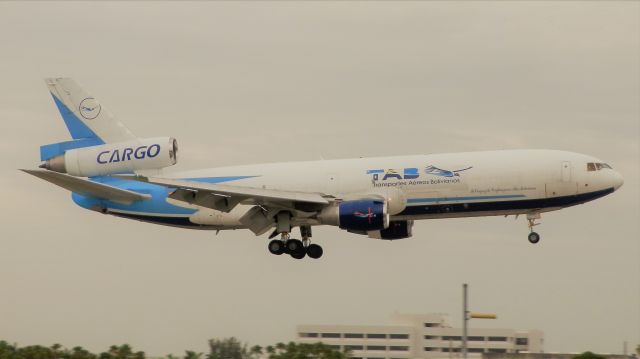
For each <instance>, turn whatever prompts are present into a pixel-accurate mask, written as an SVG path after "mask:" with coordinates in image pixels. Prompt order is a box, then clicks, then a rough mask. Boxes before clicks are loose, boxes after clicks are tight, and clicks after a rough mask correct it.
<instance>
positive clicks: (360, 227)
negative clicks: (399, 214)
mask: <svg viewBox="0 0 640 359" xmlns="http://www.w3.org/2000/svg"><path fill="white" fill-rule="evenodd" d="M318 219H319V220H320V221H321V222H322V223H323V224H329V225H334V226H338V227H340V228H342V229H346V230H350V231H375V230H382V229H385V228H387V227H389V212H388V209H387V202H386V201H385V200H382V199H360V200H353V201H343V202H340V203H339V204H337V205H335V206H331V207H328V208H325V209H324V210H323V211H322V212H321V213H320V214H319V215H318Z"/></svg>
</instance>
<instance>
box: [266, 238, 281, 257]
mask: <svg viewBox="0 0 640 359" xmlns="http://www.w3.org/2000/svg"><path fill="white" fill-rule="evenodd" d="M267 248H268V249H269V252H270V253H271V254H275V255H277V256H279V255H281V254H282V253H284V242H282V241H281V240H279V239H274V240H272V241H271V242H269V245H268V246H267Z"/></svg>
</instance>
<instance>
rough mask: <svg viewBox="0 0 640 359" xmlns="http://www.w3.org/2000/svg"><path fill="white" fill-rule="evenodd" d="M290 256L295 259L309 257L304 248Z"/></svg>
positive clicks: (291, 253)
mask: <svg viewBox="0 0 640 359" xmlns="http://www.w3.org/2000/svg"><path fill="white" fill-rule="evenodd" d="M289 255H290V256H291V257H292V258H295V259H302V258H304V257H305V256H306V255H307V251H305V250H304V248H302V249H300V250H299V251H296V252H290V253H289Z"/></svg>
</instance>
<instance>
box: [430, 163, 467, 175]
mask: <svg viewBox="0 0 640 359" xmlns="http://www.w3.org/2000/svg"><path fill="white" fill-rule="evenodd" d="M470 168H473V167H472V166H470V167H467V168H463V169H460V170H454V171H449V170H443V169H441V168H438V167H436V166H429V167H427V168H426V169H425V172H426V173H427V174H430V175H434V176H440V177H457V176H460V175H459V174H458V172H462V171H466V170H468V169H470Z"/></svg>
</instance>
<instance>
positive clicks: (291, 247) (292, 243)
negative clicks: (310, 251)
mask: <svg viewBox="0 0 640 359" xmlns="http://www.w3.org/2000/svg"><path fill="white" fill-rule="evenodd" d="M285 250H286V252H287V253H289V254H292V253H298V252H303V253H304V245H303V244H302V241H301V240H299V239H289V240H287V242H286V243H285Z"/></svg>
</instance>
